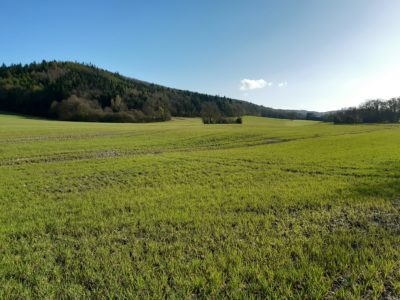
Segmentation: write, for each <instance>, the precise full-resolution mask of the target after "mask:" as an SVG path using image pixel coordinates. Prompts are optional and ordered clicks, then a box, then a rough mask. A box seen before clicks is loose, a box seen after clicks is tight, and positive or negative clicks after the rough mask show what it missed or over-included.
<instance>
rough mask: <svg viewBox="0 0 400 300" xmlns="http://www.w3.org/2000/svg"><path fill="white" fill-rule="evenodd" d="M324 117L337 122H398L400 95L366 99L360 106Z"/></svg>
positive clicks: (399, 116)
mask: <svg viewBox="0 0 400 300" xmlns="http://www.w3.org/2000/svg"><path fill="white" fill-rule="evenodd" d="M324 119H325V120H326V121H333V122H334V123H335V124H354V123H397V122H399V120H400V97H399V98H392V99H390V100H387V101H383V100H370V101H366V102H365V103H363V104H361V105H360V106H358V107H350V108H346V109H342V110H340V111H337V112H334V113H332V114H327V115H326V116H325V118H324Z"/></svg>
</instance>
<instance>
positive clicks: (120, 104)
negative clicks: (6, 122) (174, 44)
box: [0, 61, 307, 122]
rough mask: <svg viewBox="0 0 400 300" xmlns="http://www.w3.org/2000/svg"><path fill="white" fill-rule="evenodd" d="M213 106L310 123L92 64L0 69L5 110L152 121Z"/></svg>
mask: <svg viewBox="0 0 400 300" xmlns="http://www.w3.org/2000/svg"><path fill="white" fill-rule="evenodd" d="M206 102H213V103H215V104H216V105H217V107H218V109H219V111H220V112H221V114H222V115H223V116H227V117H229V116H238V115H244V114H245V115H253V116H263V117H273V118H290V119H305V118H306V115H307V112H306V111H296V110H279V109H272V108H268V107H264V106H260V105H256V104H253V103H250V102H246V101H241V100H235V99H229V98H226V97H220V96H211V95H206V94H201V93H196V92H190V91H185V90H178V89H173V88H168V87H164V86H160V85H156V84H152V83H148V82H144V81H140V80H136V79H131V78H127V77H125V76H122V75H120V74H118V73H112V72H109V71H106V70H103V69H100V68H98V67H96V66H93V65H88V64H80V63H75V62H57V61H50V62H47V61H42V62H41V63H31V64H29V65H21V64H16V65H10V66H6V65H4V64H3V65H2V66H1V67H0V110H3V111H8V112H14V113H22V114H26V115H33V116H40V117H46V118H52V119H59V120H72V121H107V122H148V121H164V120H168V119H170V117H171V116H177V117H197V116H200V114H201V109H202V105H203V104H204V103H206Z"/></svg>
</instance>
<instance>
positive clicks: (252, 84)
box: [240, 79, 272, 91]
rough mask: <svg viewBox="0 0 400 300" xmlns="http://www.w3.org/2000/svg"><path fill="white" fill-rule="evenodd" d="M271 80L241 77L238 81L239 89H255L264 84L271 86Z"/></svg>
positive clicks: (260, 87) (264, 85)
mask: <svg viewBox="0 0 400 300" xmlns="http://www.w3.org/2000/svg"><path fill="white" fill-rule="evenodd" d="M271 85H272V82H267V81H265V80H264V79H258V80H257V79H243V80H241V81H240V90H241V91H248V90H255V89H262V88H265V87H266V86H271Z"/></svg>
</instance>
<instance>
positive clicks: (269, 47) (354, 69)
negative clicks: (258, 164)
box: [0, 0, 400, 111]
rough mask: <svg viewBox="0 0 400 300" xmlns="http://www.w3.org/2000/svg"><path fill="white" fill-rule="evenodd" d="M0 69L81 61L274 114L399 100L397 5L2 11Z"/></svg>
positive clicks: (387, 1)
mask: <svg viewBox="0 0 400 300" xmlns="http://www.w3.org/2000/svg"><path fill="white" fill-rule="evenodd" d="M0 11H1V18H0V39H1V44H0V63H1V62H4V63H6V64H10V63H19V62H22V63H29V62H32V61H41V60H42V59H46V60H53V59H56V60H73V61H79V62H91V63H93V64H95V65H97V66H99V67H102V68H105V69H109V70H112V71H118V72H119V73H121V74H123V75H126V76H130V77H135V78H138V79H142V80H146V81H150V82H154V83H159V84H163V85H166V86H171V87H176V88H181V89H188V90H193V91H199V92H206V93H210V94H218V95H225V96H229V97H233V98H237V99H244V100H249V101H252V102H255V103H258V104H263V105H265V106H271V107H275V108H295V109H310V110H320V111H324V110H331V109H337V108H341V107H344V106H350V105H356V104H358V103H360V102H362V101H363V100H365V99H372V98H377V97H379V98H389V97H394V96H400V1H398V0H318V1H317V0H302V1H299V0H274V1H267V0H248V1H239V0H237V1H236V0H218V1H217V0H202V1H198V0H182V1H177V0H168V1H164V0H162V1H161V0H160V1H152V0H137V1H135V0H131V1H128V0H126V1H122V0H113V1H111V0H109V1H102V0H97V1H94V0H93V1H90V0H79V1H77V0H69V1H58V0H52V1H42V0H35V1H32V0H26V1H21V0H1V2H0Z"/></svg>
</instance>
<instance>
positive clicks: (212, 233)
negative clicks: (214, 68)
mask: <svg viewBox="0 0 400 300" xmlns="http://www.w3.org/2000/svg"><path fill="white" fill-rule="evenodd" d="M399 249H400V125H392V124H380V125H332V124H329V123H320V122H313V121H291V120H278V119H267V118H257V117H245V118H244V124H242V125H239V124H228V125H203V124H202V123H201V121H200V119H184V118H182V119H176V118H175V119H173V120H171V121H168V122H163V123H149V124H106V123H78V122H61V121H48V120H40V119H33V118H25V117H20V116H12V115H0V299H84V298H91V299H146V298H149V299H150V298H151V299H160V298H172V299H191V298H199V299H204V298H211V299H221V298H233V299H243V298H253V299H256V298H269V299H284V298H298V299H304V298H308V299H333V298H343V299H349V298H355V299H357V298H372V299H379V298H387V299H390V298H392V299H396V298H399V297H400V251H399Z"/></svg>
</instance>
